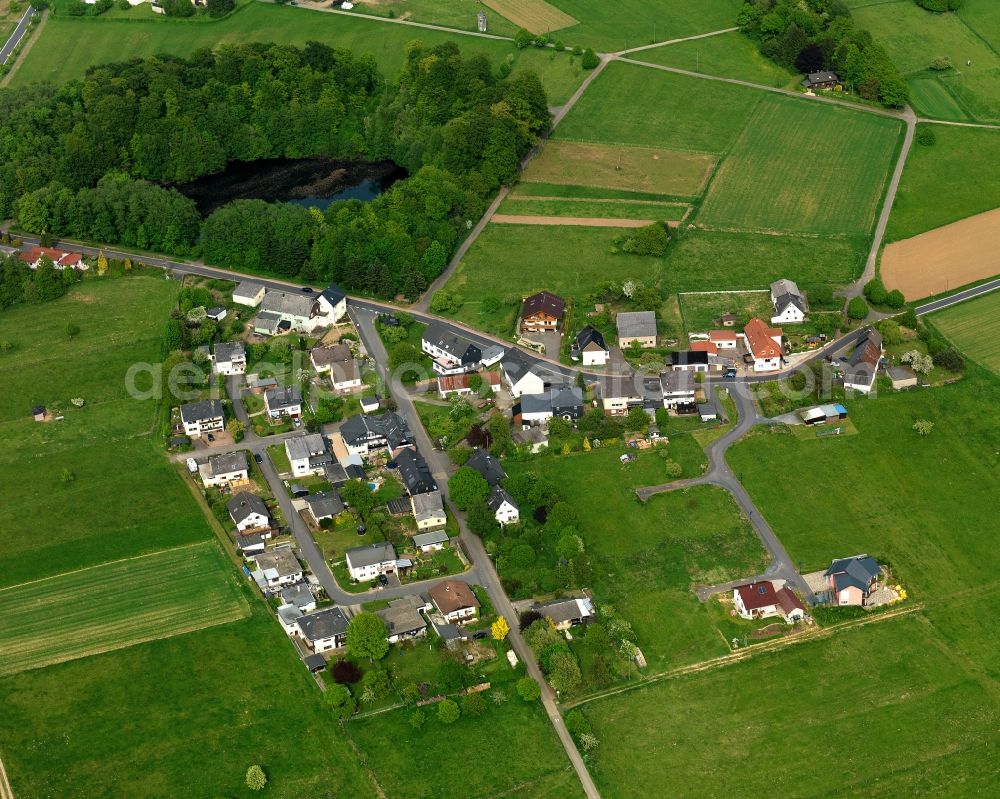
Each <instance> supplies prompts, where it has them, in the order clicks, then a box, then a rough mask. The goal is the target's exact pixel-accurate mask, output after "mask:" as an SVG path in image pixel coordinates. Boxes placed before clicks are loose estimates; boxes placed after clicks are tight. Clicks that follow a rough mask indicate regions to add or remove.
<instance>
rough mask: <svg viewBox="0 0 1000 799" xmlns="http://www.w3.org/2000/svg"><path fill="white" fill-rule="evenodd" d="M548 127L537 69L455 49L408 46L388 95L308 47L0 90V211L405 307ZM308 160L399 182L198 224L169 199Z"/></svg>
mask: <svg viewBox="0 0 1000 799" xmlns="http://www.w3.org/2000/svg"><path fill="white" fill-rule="evenodd" d="M508 71H509V70H508ZM548 125H549V113H548V101H547V99H546V96H545V92H544V90H543V88H542V85H541V82H540V81H539V79H538V77H537V76H536V75H535V74H534V73H532V72H519V73H515V74H513V75H510V76H508V77H506V78H504V79H501V78H500V77H498V76H497V75H496V74H494V72H493V69H492V67H491V65H490V63H489V61H488V60H487V59H486V58H485V57H483V56H472V57H470V58H463V57H462V55H461V53H460V52H459V49H458V46H457V45H455V44H454V43H446V44H442V45H439V46H437V47H434V48H429V49H427V48H424V47H423V46H422V45H420V44H419V43H413V44H411V45H410V46H409V48H408V50H407V55H406V62H405V65H404V68H403V71H402V74H401V75H400V78H399V81H398V83H397V84H396V85H395V86H393V87H391V88H385V87H384V81H383V79H382V77H381V76H380V75H379V73H378V71H377V70H376V67H375V64H374V60H373V59H372V58H371V57H369V56H362V57H358V56H354V55H353V54H352V53H351V52H349V51H341V50H333V49H331V48H330V47H328V46H326V45H323V44H320V43H317V42H308V43H307V44H306V46H305V47H304V48H302V49H299V48H296V47H289V46H280V45H272V44H247V45H226V46H224V47H222V48H220V49H219V50H218V51H217V52H214V53H213V52H210V51H208V50H204V51H199V52H197V53H195V54H194V55H193V56H192V57H191V58H190V59H181V58H175V57H171V56H157V57H154V58H149V59H145V60H139V59H135V60H132V61H129V62H125V63H121V64H110V65H105V66H100V67H95V68H93V69H91V70H90V71H88V73H87V75H86V78H85V79H84V80H83V81H73V82H71V83H68V84H66V85H64V86H62V87H60V88H58V89H56V88H53V87H49V86H34V87H30V88H26V89H21V90H16V91H9V92H4V93H3V94H2V96H0V217H8V216H12V215H16V216H17V218H18V220H19V222H20V224H21V226H22V227H24V228H25V229H26V230H29V231H31V232H35V233H41V232H43V231H47V232H48V233H51V234H52V235H55V236H72V237H77V238H84V239H88V240H93V241H99V242H105V243H113V244H121V245H124V246H134V247H139V248H144V249H153V250H159V251H165V252H170V253H177V254H181V255H190V254H195V253H198V252H200V253H201V254H203V255H204V256H205V258H206V259H207V260H209V261H211V262H214V263H218V264H219V265H221V266H226V267H238V268H240V269H243V270H251V271H260V272H268V273H276V274H280V275H285V276H293V275H298V276H301V277H303V278H305V279H308V280H313V281H316V282H326V281H335V282H338V283H340V284H342V285H344V286H345V287H346V288H348V289H351V290H354V291H360V292H367V293H371V294H376V295H378V296H382V297H390V296H393V295H395V294H397V293H403V294H405V295H407V296H410V297H414V296H416V295H417V294H419V293H420V292H422V291H423V289H424V288H425V287H426V286H427V284H428V283H429V282H430V281H431V280H433V279H434V278H435V277H436V276H437V275H438V274H440V272H441V270H443V269H444V267H445V265H446V264H447V262H448V259H449V257H450V256H451V253H452V252H453V251H454V249H455V247H456V246H457V243H458V241H459V239H460V238H461V236H462V235H463V233H464V231H465V230H467V229H468V227H469V226H470V225H471V223H472V220H473V219H475V218H477V217H478V216H479V215H480V214H481V213H482V210H483V207H484V205H485V198H486V197H487V196H488V195H489V194H490V193H492V192H493V191H495V190H496V188H497V187H498V186H499V185H500V184H501V183H504V182H509V181H511V180H513V179H514V178H515V177H516V175H517V169H518V164H519V162H520V159H521V158H522V157H523V156H524V155H525V154H526V153H527V152H528V150H529V149H530V148H531V147H532V146H533V145H534V144H535V143H536V142H537V140H538V138H539V136H540V135H541V134H542V133H543V132H544V131H545V130H546V129H547V127H548ZM315 155H328V156H336V157H340V158H367V159H370V160H387V159H390V160H393V161H395V162H396V163H399V164H401V165H403V166H404V167H406V169H407V170H408V171H409V172H410V173H411V177H410V178H408V179H406V180H404V181H401V182H399V183H397V184H396V185H395V186H393V187H392V188H391V189H390V190H389V191H387V192H386V193H385V194H384V195H382V196H381V197H379V198H378V199H376V200H375V201H374V202H372V203H369V204H362V203H359V202H357V201H351V202H346V203H337V204H334V205H333V206H331V207H330V208H329V209H328V210H327V211H326V212H325V213H321V212H319V211H317V210H314V209H309V210H307V209H304V208H301V207H299V206H295V205H269V204H267V203H264V202H262V201H254V200H247V201H237V202H234V203H231V204H229V205H227V206H225V207H223V208H221V209H219V210H217V211H216V212H215V213H213V214H212V215H211V216H210V217H209V218H208V219H206V220H205V221H204V223H203V224H202V223H201V219H200V217H199V215H198V213H197V210H196V208H195V205H194V203H193V202H192V201H191V200H190V199H188V198H186V197H184V196H183V195H181V194H179V193H178V192H176V191H174V190H173V189H171V188H169V184H177V183H184V182H187V181H190V180H193V179H195V178H198V177H201V176H204V175H208V174H212V173H215V172H219V171H221V170H222V169H224V168H225V167H226V165H227V164H228V163H230V162H231V161H256V160H259V159H264V158H276V157H287V158H298V157H305V156H315ZM157 184H167V185H157Z"/></svg>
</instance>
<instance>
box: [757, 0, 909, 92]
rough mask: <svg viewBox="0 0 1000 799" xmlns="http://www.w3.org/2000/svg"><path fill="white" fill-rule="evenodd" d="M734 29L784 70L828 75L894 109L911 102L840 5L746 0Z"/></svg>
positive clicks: (885, 59)
mask: <svg viewBox="0 0 1000 799" xmlns="http://www.w3.org/2000/svg"><path fill="white" fill-rule="evenodd" d="M737 23H738V24H739V26H740V28H742V30H743V32H744V33H746V34H747V35H748V36H749V37H750V38H751V39H753V40H754V41H755V42H757V46H758V48H759V49H760V51H761V53H762V54H763V55H765V56H767V57H768V58H770V59H771V60H773V61H776V62H777V63H779V64H781V65H782V66H783V67H786V68H787V69H793V70H795V71H798V72H803V73H809V72H819V71H820V70H832V71H834V72H836V73H837V76H838V77H839V78H840V79H841V81H842V82H843V83H844V85H845V86H846V87H847V88H848V89H850V90H851V91H855V92H857V93H858V95H860V96H861V97H863V98H865V99H866V100H872V101H875V102H878V103H881V104H882V105H886V106H890V107H892V108H901V107H902V106H904V105H905V104H906V102H907V100H908V99H909V89H908V88H907V85H906V81H905V80H904V79H903V76H902V75H901V74H900V72H899V69H898V68H897V67H896V65H895V64H894V63H893V62H892V60H891V59H890V58H889V55H888V53H886V51H885V49H884V48H883V47H882V46H881V45H880V44H878V43H877V42H876V41H875V40H874V39H873V38H872V35H871V34H870V33H869V32H868V31H866V30H863V29H861V28H858V27H857V26H856V25H855V23H854V19H853V17H852V16H851V10H850V8H848V6H847V4H846V3H845V2H844V0H804V2H803V0H745V2H744V3H743V7H742V8H741V9H740V12H739V14H738V15H737Z"/></svg>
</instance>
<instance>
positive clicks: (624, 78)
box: [556, 6, 765, 154]
mask: <svg viewBox="0 0 1000 799" xmlns="http://www.w3.org/2000/svg"><path fill="white" fill-rule="evenodd" d="M612 7H613V8H615V9H617V10H616V12H615V13H620V8H619V7H618V6H612ZM764 96H765V95H764V93H763V92H760V91H757V90H754V89H748V88H745V87H742V86H732V85H730V84H726V83H717V82H714V81H706V80H702V79H700V78H689V77H686V76H684V75H675V74H672V73H669V72H662V71H659V70H655V69H652V68H650V67H641V66H635V65H633V64H620V63H617V64H616V63H613V64H610V65H609V66H608V67H607V68H606V69H605V70H604V71H603V72H602V73H601V74H600V76H599V77H598V78H597V79H596V80H595V81H594V82H593V83H592V84H591V85H590V86H589V87H588V89H587V91H586V92H584V94H583V96H582V97H581V98H580V100H579V102H577V104H576V105H574V106H573V110H572V111H570V112H569V113H568V114H567V115H566V118H565V119H564V120H563V121H562V122H561V123H560V124H559V127H558V128H557V133H556V136H557V137H558V138H559V139H573V140H577V141H585V142H601V143H604V144H635V145H641V146H646V147H664V148H668V149H672V150H684V151H688V152H699V153H713V154H723V153H725V152H726V151H728V150H729V148H730V147H731V146H732V144H733V142H735V141H736V139H737V137H738V136H739V135H740V132H741V131H742V130H743V127H744V125H745V124H746V121H747V119H748V118H749V117H750V115H751V113H752V112H753V109H754V108H755V107H756V105H757V104H758V103H759V102H760V101H761V99H762V98H763V97H764Z"/></svg>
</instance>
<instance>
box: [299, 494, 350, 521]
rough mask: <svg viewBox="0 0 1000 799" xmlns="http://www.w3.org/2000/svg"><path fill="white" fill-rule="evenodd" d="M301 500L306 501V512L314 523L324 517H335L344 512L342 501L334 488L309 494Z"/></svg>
mask: <svg viewBox="0 0 1000 799" xmlns="http://www.w3.org/2000/svg"><path fill="white" fill-rule="evenodd" d="M303 501H304V502H305V503H306V512H307V513H308V514H309V515H310V516H312V519H313V521H314V522H316V524H319V523H320V522H321V521H323V520H324V519H335V518H337V517H338V516H339V515H340V514H341V513H343V512H344V501H343V500H342V499H341V498H340V494H338V493H337V490H336V489H334V490H332V491H319V492H317V493H315V494H310V495H309V496H307V497H304V498H303Z"/></svg>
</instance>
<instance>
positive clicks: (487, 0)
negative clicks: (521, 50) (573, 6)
mask: <svg viewBox="0 0 1000 799" xmlns="http://www.w3.org/2000/svg"><path fill="white" fill-rule="evenodd" d="M483 5H485V6H486V7H487V8H492V9H493V10H494V11H496V12H497V13H498V14H500V15H501V16H503V17H505V18H506V19H508V20H510V21H511V22H513V23H514V25H516V26H517V27H518V28H527V30H529V31H530V32H531V33H535V34H538V33H552V32H553V31H558V30H561V29H562V28H568V27H570V26H572V25H576V20H575V19H573V17H571V16H570V15H569V14H566V13H563V12H562V11H560V10H559V9H558V8H556V7H555V6H553V5H549V4H548V3H546V2H545V0H483Z"/></svg>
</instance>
